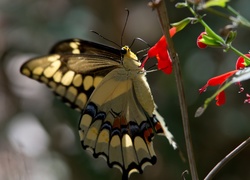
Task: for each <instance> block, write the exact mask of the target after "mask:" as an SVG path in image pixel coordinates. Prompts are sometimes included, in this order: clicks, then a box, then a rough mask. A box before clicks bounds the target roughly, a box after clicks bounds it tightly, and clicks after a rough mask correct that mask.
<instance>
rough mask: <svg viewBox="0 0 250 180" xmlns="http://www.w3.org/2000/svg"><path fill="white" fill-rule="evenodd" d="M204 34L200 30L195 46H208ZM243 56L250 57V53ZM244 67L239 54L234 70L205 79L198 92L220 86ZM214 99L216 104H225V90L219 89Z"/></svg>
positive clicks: (244, 64) (242, 58)
mask: <svg viewBox="0 0 250 180" xmlns="http://www.w3.org/2000/svg"><path fill="white" fill-rule="evenodd" d="M206 35H207V34H206V32H202V33H201V34H200V35H199V36H198V38H197V46H198V47H199V48H201V49H203V48H206V47H207V46H209V44H207V43H206V40H205V41H204V36H206ZM245 56H247V57H250V54H245ZM245 67H246V63H245V59H244V57H242V56H240V57H239V58H238V59H237V61H236V65H235V70H232V71H229V72H226V73H224V74H221V75H219V76H215V77H213V78H210V79H209V80H208V81H207V83H206V84H205V85H204V86H203V87H202V88H200V89H199V92H200V94H201V93H203V92H205V91H206V89H207V87H208V86H220V87H221V86H222V85H223V84H224V83H225V82H226V81H227V80H228V78H230V77H232V76H233V75H234V74H235V73H236V72H237V71H238V70H241V69H243V68H245ZM239 85H240V83H239ZM240 86H241V85H240ZM247 97H248V96H247ZM215 100H216V105H218V106H221V105H223V104H225V102H226V95H225V92H224V91H221V92H220V93H218V95H217V96H216V98H215ZM245 102H249V103H250V100H249V99H248V100H245Z"/></svg>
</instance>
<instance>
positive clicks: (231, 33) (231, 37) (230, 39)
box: [225, 31, 237, 44]
mask: <svg viewBox="0 0 250 180" xmlns="http://www.w3.org/2000/svg"><path fill="white" fill-rule="evenodd" d="M236 36H237V32H236V31H229V33H228V36H227V38H226V40H225V41H226V44H231V43H232V42H233V40H234V39H235V38H236Z"/></svg>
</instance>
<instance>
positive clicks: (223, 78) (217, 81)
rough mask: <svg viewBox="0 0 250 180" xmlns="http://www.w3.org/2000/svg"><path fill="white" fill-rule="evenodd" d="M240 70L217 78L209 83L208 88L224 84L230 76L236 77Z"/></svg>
mask: <svg viewBox="0 0 250 180" xmlns="http://www.w3.org/2000/svg"><path fill="white" fill-rule="evenodd" d="M237 71H238V70H233V71H229V72H227V73H224V74H221V75H219V76H215V77H213V78H211V79H209V80H208V81H207V85H208V86H217V85H221V84H222V83H224V82H225V81H226V80H227V79H228V78H229V77H230V76H232V75H234V74H235V73H236V72H237Z"/></svg>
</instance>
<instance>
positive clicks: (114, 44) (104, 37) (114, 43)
mask: <svg viewBox="0 0 250 180" xmlns="http://www.w3.org/2000/svg"><path fill="white" fill-rule="evenodd" d="M90 32H92V33H95V34H97V35H98V36H100V37H101V38H102V39H104V40H106V41H108V42H111V43H113V44H114V45H116V46H118V47H119V48H121V46H120V45H119V44H117V43H116V42H114V41H111V40H110V39H107V38H105V37H104V36H102V35H101V34H99V33H98V32H96V31H94V30H90Z"/></svg>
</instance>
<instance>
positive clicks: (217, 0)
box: [203, 0, 229, 8]
mask: <svg viewBox="0 0 250 180" xmlns="http://www.w3.org/2000/svg"><path fill="white" fill-rule="evenodd" d="M227 2H229V0H210V1H208V2H206V3H205V4H204V5H203V8H209V7H212V6H219V7H222V8H224V7H226V4H227Z"/></svg>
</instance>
